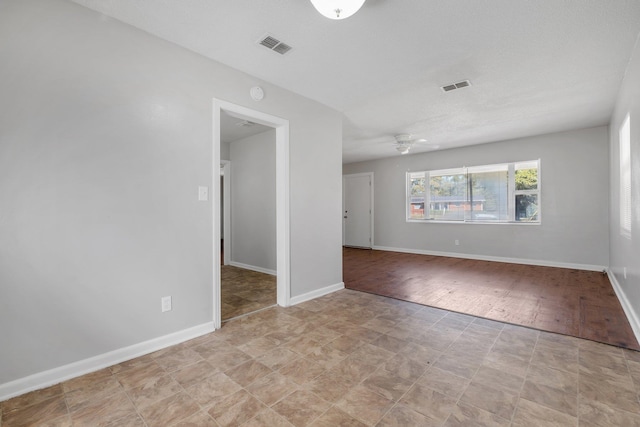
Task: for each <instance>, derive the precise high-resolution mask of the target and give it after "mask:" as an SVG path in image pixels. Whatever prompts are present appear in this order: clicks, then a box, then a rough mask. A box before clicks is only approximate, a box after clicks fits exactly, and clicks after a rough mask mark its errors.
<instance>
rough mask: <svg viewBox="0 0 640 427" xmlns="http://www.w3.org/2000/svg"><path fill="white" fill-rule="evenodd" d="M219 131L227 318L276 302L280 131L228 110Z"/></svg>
mask: <svg viewBox="0 0 640 427" xmlns="http://www.w3.org/2000/svg"><path fill="white" fill-rule="evenodd" d="M220 129H221V132H220V144H221V145H220V158H221V160H220V180H221V185H220V195H221V197H220V207H221V209H220V211H221V219H222V221H221V227H220V234H221V245H220V248H221V253H222V256H221V270H220V290H221V298H222V301H221V309H222V321H226V320H229V319H232V318H234V317H238V316H242V315H245V314H248V313H251V312H254V311H257V310H261V309H263V308H267V307H270V306H272V305H275V304H276V299H277V292H276V268H277V266H276V159H275V152H276V131H275V129H273V128H272V127H269V126H264V125H260V124H258V123H254V122H252V121H250V120H246V119H241V118H237V117H234V116H233V115H230V114H229V113H227V112H224V111H223V112H222V113H221V115H220ZM232 165H233V167H232Z"/></svg>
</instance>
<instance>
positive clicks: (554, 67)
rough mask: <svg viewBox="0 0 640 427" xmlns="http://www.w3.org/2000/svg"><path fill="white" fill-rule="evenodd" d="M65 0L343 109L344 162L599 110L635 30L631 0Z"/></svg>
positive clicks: (488, 136)
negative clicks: (334, 7) (403, 137)
mask: <svg viewBox="0 0 640 427" xmlns="http://www.w3.org/2000/svg"><path fill="white" fill-rule="evenodd" d="M73 1H75V2H76V3H79V4H82V5H85V6H87V7H89V8H92V9H95V10H97V11H99V12H102V13H104V14H105V15H108V16H111V17H113V18H116V19H118V20H121V21H123V22H126V23H129V24H131V25H133V26H136V27H138V28H140V29H143V30H145V31H147V32H149V33H151V34H154V35H156V36H158V37H161V38H163V39H166V40H169V41H171V42H174V43H176V44H178V45H181V46H184V47H186V48H188V49H190V50H192V51H195V52H198V53H200V54H202V55H204V56H207V57H209V58H212V59H214V60H217V61H220V62H222V63H224V64H227V65H229V66H232V67H234V68H236V69H239V70H241V71H244V72H247V73H249V74H251V75H254V76H256V77H259V78H261V79H264V80H266V81H269V82H271V83H274V84H277V85H279V86H281V87H284V88H286V89H289V90H291V91H293V92H296V93H299V94H301V95H304V96H306V97H309V98H311V99H314V100H317V101H319V102H321V103H323V104H326V105H328V106H331V107H333V108H335V109H337V110H339V111H341V112H342V113H344V132H343V133H344V135H343V137H344V142H343V161H344V163H350V162H354V161H361V160H367V159H374V158H380V157H388V156H394V155H397V152H396V151H395V149H394V147H393V145H392V141H393V135H394V134H398V133H412V134H414V135H415V136H416V137H417V138H426V139H427V140H428V141H429V142H430V143H432V144H434V145H438V146H439V149H446V148H453V147H457V146H463V145H470V144H477V143H484V142H490V141H497V140H502V139H508V138H516V137H523V136H528V135H534V134H543V133H547V132H555V131H561V130H569V129H576V128H581V127H588V126H597V125H602V124H606V123H608V120H609V117H610V115H611V112H612V109H613V104H614V100H615V98H616V96H617V93H618V89H619V87H620V83H621V81H622V77H623V75H624V72H625V68H626V65H627V63H628V61H629V58H630V55H631V51H632V49H633V46H634V44H635V42H636V40H637V37H638V33H639V32H640V1H639V0H563V1H559V0H367V1H366V3H365V4H364V6H363V7H362V9H361V10H360V11H359V12H358V13H357V14H356V15H354V16H352V17H351V18H348V19H346V20H343V21H333V20H329V19H326V18H324V17H322V16H321V15H320V14H318V13H317V12H316V11H315V9H314V8H313V6H312V5H311V3H310V2H309V1H307V0H233V1H232V0H73ZM267 32H268V33H271V34H273V35H274V36H276V37H278V38H279V39H280V40H282V41H283V42H285V43H287V44H289V45H291V46H293V50H291V51H290V52H289V53H287V54H286V55H284V56H281V55H279V54H276V53H274V52H271V51H269V50H267V49H265V48H264V47H261V46H258V45H257V44H256V41H257V40H258V38H260V37H261V36H262V35H264V34H265V33H267ZM464 79H469V80H470V81H471V83H472V86H471V87H469V88H464V89H459V90H456V91H453V92H449V93H444V92H442V91H441V90H440V86H442V85H445V84H448V83H453V82H457V81H460V80H464ZM429 149H430V148H429V146H428V145H427V144H425V145H422V146H418V147H415V150H412V152H420V151H426V150H429Z"/></svg>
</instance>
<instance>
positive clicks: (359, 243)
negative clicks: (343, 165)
mask: <svg viewBox="0 0 640 427" xmlns="http://www.w3.org/2000/svg"><path fill="white" fill-rule="evenodd" d="M342 197H343V200H342V206H343V208H342V209H343V210H342V213H343V215H342V245H343V246H351V247H356V248H372V247H373V172H366V173H358V174H352V175H344V176H343V177H342Z"/></svg>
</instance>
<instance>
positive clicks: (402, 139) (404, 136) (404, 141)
mask: <svg viewBox="0 0 640 427" xmlns="http://www.w3.org/2000/svg"><path fill="white" fill-rule="evenodd" d="M394 138H395V141H394V145H395V147H396V150H398V152H399V153H400V154H407V153H409V150H411V148H412V147H413V146H414V145H417V144H425V143H426V142H427V140H426V139H424V138H413V135H411V134H410V133H401V134H399V135H396V136H395V137H394ZM430 147H431V148H434V149H435V148H438V147H439V146H438V145H430Z"/></svg>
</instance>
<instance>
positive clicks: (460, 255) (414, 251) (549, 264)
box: [373, 246, 607, 271]
mask: <svg viewBox="0 0 640 427" xmlns="http://www.w3.org/2000/svg"><path fill="white" fill-rule="evenodd" d="M373 249H374V250H378V251H389V252H403V253H408V254H418V255H435V256H446V257H451V258H464V259H477V260H480V261H497V262H506V263H509V264H525V265H539V266H542V267H560V268H572V269H574V270H587V271H605V270H606V269H607V267H606V266H604V265H590V264H574V263H569V262H558V261H545V260H537V259H524V258H508V257H498V256H489V255H476V254H463V253H458V252H440V251H428V250H423V249H405V248H391V247H387V246H374V247H373Z"/></svg>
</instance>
